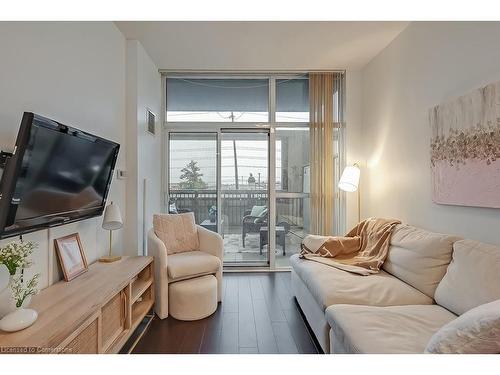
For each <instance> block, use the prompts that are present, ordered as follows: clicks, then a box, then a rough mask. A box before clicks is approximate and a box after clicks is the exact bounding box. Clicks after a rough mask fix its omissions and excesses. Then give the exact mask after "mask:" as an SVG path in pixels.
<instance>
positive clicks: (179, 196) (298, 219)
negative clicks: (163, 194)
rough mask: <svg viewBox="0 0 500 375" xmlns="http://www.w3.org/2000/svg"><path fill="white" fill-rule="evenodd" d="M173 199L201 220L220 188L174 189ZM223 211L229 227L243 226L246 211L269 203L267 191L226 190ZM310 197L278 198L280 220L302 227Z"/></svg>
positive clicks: (277, 208)
mask: <svg viewBox="0 0 500 375" xmlns="http://www.w3.org/2000/svg"><path fill="white" fill-rule="evenodd" d="M169 195H170V200H171V202H175V204H176V207H177V208H178V209H184V210H189V211H192V212H193V213H194V216H195V218H196V222H197V223H201V222H203V221H204V220H206V219H208V211H209V209H210V207H212V206H217V191H216V190H171V191H170V194H169ZM221 198H222V199H221V203H222V209H221V210H220V212H221V214H222V215H223V217H224V220H225V221H227V222H225V223H224V225H227V226H229V227H231V226H239V225H241V221H242V219H243V216H245V211H246V210H251V209H252V207H253V206H267V205H268V193H267V191H266V190H224V191H222V192H221ZM305 199H307V198H303V197H299V198H277V199H276V212H277V215H278V220H277V221H286V222H288V223H289V224H290V225H291V226H296V227H302V226H303V225H304V223H303V217H304V200H305Z"/></svg>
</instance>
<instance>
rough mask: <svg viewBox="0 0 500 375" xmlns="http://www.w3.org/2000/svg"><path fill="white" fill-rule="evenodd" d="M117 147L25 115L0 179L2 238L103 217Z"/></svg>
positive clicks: (0, 235)
mask: <svg viewBox="0 0 500 375" xmlns="http://www.w3.org/2000/svg"><path fill="white" fill-rule="evenodd" d="M119 147H120V145H119V144H117V143H115V142H112V141H109V140H106V139H103V138H100V137H97V136H95V135H92V134H89V133H86V132H83V131H81V130H78V129H76V128H73V127H70V126H67V125H64V124H60V123H58V122H56V121H53V120H50V119H47V118H45V117H42V116H39V115H36V114H33V113H28V112H26V113H25V114H24V116H23V120H22V123H21V128H20V130H19V134H18V138H17V141H16V149H15V150H16V151H15V152H14V154H13V156H12V157H11V158H10V159H9V160H8V162H7V165H6V168H5V171H4V173H3V176H2V184H1V192H2V193H1V194H2V195H1V196H0V209H1V212H0V238H4V237H10V236H14V235H19V234H22V233H27V232H30V231H34V230H37V229H40V228H44V227H50V226H56V225H61V224H65V223H68V222H72V221H77V220H82V219H86V218H89V217H93V216H98V215H101V214H102V211H103V209H104V207H105V205H106V198H107V194H108V191H109V186H110V183H111V179H112V176H113V171H114V167H115V163H116V159H117V156H118V151H119Z"/></svg>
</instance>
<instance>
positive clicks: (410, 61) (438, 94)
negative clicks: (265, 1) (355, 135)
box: [362, 22, 500, 244]
mask: <svg viewBox="0 0 500 375" xmlns="http://www.w3.org/2000/svg"><path fill="white" fill-rule="evenodd" d="M499 38H500V23H498V22H491V23H478V22H467V23H456V22H453V23H452V22H437V23H430V22H426V23H419V22H415V23H412V24H411V25H410V26H409V27H408V28H407V29H406V30H404V31H403V32H402V33H401V34H400V35H399V36H398V37H397V38H396V39H395V40H394V41H393V42H392V43H391V44H390V45H389V46H388V47H387V48H386V49H384V50H383V51H382V52H381V53H380V54H379V55H378V56H377V57H376V58H375V59H374V60H372V62H371V63H370V64H368V65H367V66H366V68H365V69H364V71H363V84H362V89H363V98H362V105H363V139H364V140H365V145H364V148H365V150H366V162H367V169H365V170H363V171H362V173H363V178H364V180H365V181H366V182H365V186H364V189H363V190H364V192H365V194H364V200H363V202H364V205H363V203H362V207H363V215H364V216H386V217H396V218H400V219H402V220H403V221H405V222H408V223H410V224H414V225H417V226H420V227H423V228H428V229H432V230H434V231H441V232H448V233H456V234H459V235H462V236H464V237H467V238H473V239H477V240H482V241H485V242H490V243H495V244H500V235H499V233H498V230H497V229H498V228H500V211H499V210H498V209H488V208H473V207H458V206H444V205H437V204H434V203H432V200H431V181H430V157H429V143H430V136H431V133H430V128H429V125H428V120H427V110H428V109H429V108H430V107H432V106H434V105H436V104H439V103H441V102H442V101H444V100H447V99H450V98H453V97H456V96H460V95H462V94H465V93H467V92H469V91H470V90H472V89H475V88H478V87H481V86H482V85H485V84H487V83H490V82H494V81H498V80H500V69H499V67H500V49H499V48H498V40H499Z"/></svg>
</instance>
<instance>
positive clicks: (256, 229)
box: [220, 130, 269, 266]
mask: <svg viewBox="0 0 500 375" xmlns="http://www.w3.org/2000/svg"><path fill="white" fill-rule="evenodd" d="M220 187H221V189H220V192H221V217H220V222H221V225H222V227H223V229H224V263H225V264H227V265H256V266H259V265H267V264H268V263H269V254H268V251H267V248H268V246H267V245H268V244H269V229H268V217H269V133H268V131H260V130H254V131H250V130H222V133H221V183H220Z"/></svg>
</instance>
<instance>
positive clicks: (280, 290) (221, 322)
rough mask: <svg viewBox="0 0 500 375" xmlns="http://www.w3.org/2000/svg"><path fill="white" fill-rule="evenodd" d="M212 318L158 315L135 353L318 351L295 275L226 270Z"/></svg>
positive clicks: (135, 349)
mask: <svg viewBox="0 0 500 375" xmlns="http://www.w3.org/2000/svg"><path fill="white" fill-rule="evenodd" d="M223 280H224V287H223V293H224V297H223V302H222V304H219V308H218V309H217V311H216V312H215V313H214V314H213V315H211V316H209V317H208V318H205V319H202V320H198V321H194V322H183V321H179V320H176V319H173V318H172V317H169V318H167V319H164V320H160V319H159V318H158V317H155V318H154V319H153V321H152V322H151V325H150V327H149V329H148V330H147V332H146V333H145V334H144V336H143V337H142V338H141V340H140V341H139V342H138V344H137V346H136V347H135V348H134V350H133V352H132V353H137V354H138V353H171V354H182V353H186V354H187V353H190V354H193V353H207V354H208V353H212V354H213V353H255V354H257V353H261V354H268V353H269V354H271V353H292V354H293V353H295V354H296V353H318V349H317V346H316V345H315V343H314V341H313V339H312V334H310V333H309V329H308V327H307V326H306V324H305V323H304V320H303V319H302V316H301V312H300V310H299V308H298V305H297V303H296V302H295V298H294V297H293V295H292V293H291V288H290V273H289V272H279V273H225V274H224V278H223Z"/></svg>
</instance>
